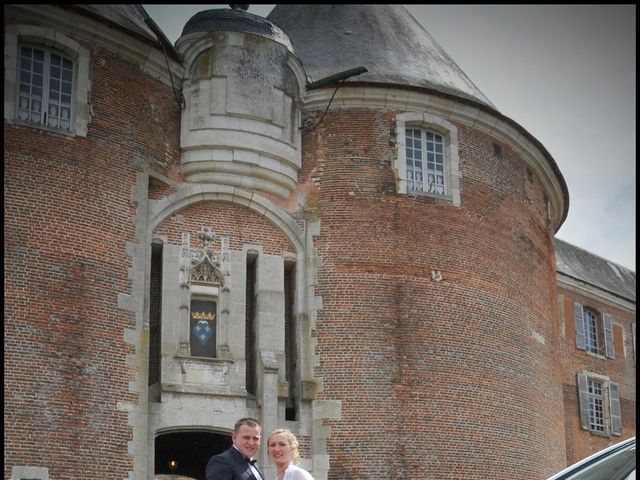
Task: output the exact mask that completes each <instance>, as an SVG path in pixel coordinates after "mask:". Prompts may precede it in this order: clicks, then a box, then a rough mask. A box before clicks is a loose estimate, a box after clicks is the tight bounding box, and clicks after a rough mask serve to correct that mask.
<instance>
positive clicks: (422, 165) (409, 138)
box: [405, 128, 447, 195]
mask: <svg viewBox="0 0 640 480" xmlns="http://www.w3.org/2000/svg"><path fill="white" fill-rule="evenodd" d="M405 134H406V137H405V148H406V161H407V189H409V190H415V191H419V192H427V193H434V194H437V195H446V194H447V187H446V182H445V179H446V172H445V161H444V140H443V138H442V135H439V134H438V133H435V132H432V131H430V130H423V129H419V128H407V129H406V132H405Z"/></svg>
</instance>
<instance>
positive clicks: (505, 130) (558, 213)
mask: <svg viewBox="0 0 640 480" xmlns="http://www.w3.org/2000/svg"><path fill="white" fill-rule="evenodd" d="M334 87H335V86H334ZM334 87H328V88H323V89H320V90H312V91H309V92H307V94H306V96H305V102H304V105H303V112H310V111H313V110H324V109H325V108H326V107H327V104H328V103H329V100H330V99H331V95H332V94H333V93H334ZM342 108H380V109H385V110H405V111H416V112H429V113H431V114H434V115H438V116H441V117H442V118H444V119H446V120H448V121H450V122H457V123H459V124H462V125H464V126H467V127H470V128H474V129H476V130H479V131H481V132H483V133H485V134H487V135H490V136H492V137H493V138H495V139H496V140H497V141H499V142H502V143H504V144H505V145H507V146H509V148H511V149H512V150H513V151H514V152H515V153H516V154H518V155H519V156H520V157H521V158H522V159H523V160H524V161H525V162H526V164H527V165H528V166H529V167H530V168H531V169H532V170H533V171H534V172H535V173H536V174H537V176H538V178H539V179H540V181H541V182H542V184H543V186H544V188H545V192H546V193H547V196H548V198H549V202H550V206H551V212H550V218H551V222H552V224H553V226H554V230H555V231H557V230H558V229H559V228H560V226H561V225H562V223H563V222H564V220H565V218H566V216H567V211H568V207H569V194H568V190H567V186H566V183H565V181H564V178H563V177H562V175H561V173H560V171H559V169H558V167H557V165H556V163H555V161H554V160H553V158H552V157H551V156H550V155H549V153H548V152H547V151H546V150H545V149H544V147H543V146H542V145H541V144H539V143H538V142H537V140H535V139H534V138H533V137H532V136H531V135H530V134H528V133H527V132H526V130H524V129H523V128H522V127H521V126H520V125H518V124H517V123H516V122H515V121H513V120H511V119H509V118H508V117H505V116H503V115H501V114H500V113H498V112H493V111H490V109H488V108H487V107H483V106H480V105H476V104H475V103H473V102H470V101H461V100H460V99H457V98H455V97H451V96H443V95H441V94H436V93H435V92H427V91H419V90H416V89H410V88H402V87H401V86H398V87H394V88H392V87H384V86H369V85H362V84H357V85H348V84H347V85H341V86H340V89H339V90H338V91H337V92H336V95H335V97H334V98H333V101H332V103H331V109H334V110H335V109H342Z"/></svg>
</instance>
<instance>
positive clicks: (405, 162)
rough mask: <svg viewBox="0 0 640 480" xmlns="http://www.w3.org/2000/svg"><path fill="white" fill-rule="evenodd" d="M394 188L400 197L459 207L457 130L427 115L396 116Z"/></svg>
mask: <svg viewBox="0 0 640 480" xmlns="http://www.w3.org/2000/svg"><path fill="white" fill-rule="evenodd" d="M396 146H397V155H396V161H395V165H394V166H395V168H394V170H395V172H396V180H397V181H396V188H397V191H398V193H401V194H414V195H431V196H436V197H438V198H442V199H444V200H447V201H450V202H451V203H453V204H454V205H456V206H460V171H459V161H458V129H457V128H456V127H455V125H453V124H452V123H450V122H448V121H446V120H444V119H443V118H440V117H437V116H435V115H432V114H428V113H417V112H409V113H403V114H400V115H398V116H397V117H396Z"/></svg>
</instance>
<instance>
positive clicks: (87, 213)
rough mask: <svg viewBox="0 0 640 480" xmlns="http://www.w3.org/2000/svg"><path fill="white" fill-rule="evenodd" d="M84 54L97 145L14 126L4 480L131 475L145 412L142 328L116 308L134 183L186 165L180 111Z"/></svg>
mask: <svg viewBox="0 0 640 480" xmlns="http://www.w3.org/2000/svg"><path fill="white" fill-rule="evenodd" d="M114 34H115V33H114ZM78 41H79V42H81V43H83V42H82V40H81V39H78ZM84 46H85V47H86V48H88V49H89V50H90V53H91V74H90V77H91V92H90V104H91V106H92V118H91V122H90V123H89V129H88V135H87V137H86V138H80V137H78V138H71V137H68V136H64V135H59V134H55V133H49V132H45V131H42V130H39V129H35V128H30V127H22V126H15V125H10V124H7V123H6V122H5V126H4V127H5V171H4V174H5V177H4V188H5V197H4V199H5V224H4V226H5V258H4V260H5V357H4V360H5V365H4V374H5V388H4V396H5V398H4V402H5V403H4V405H5V423H4V427H5V433H4V441H5V449H4V450H5V457H4V459H5V472H4V477H5V478H9V476H10V475H11V473H10V471H11V470H10V469H11V466H15V465H33V466H46V467H48V468H49V475H50V476H51V478H75V479H78V480H80V479H84V480H95V479H96V478H104V475H105V472H109V473H108V475H107V476H108V477H109V478H126V477H127V476H128V473H127V472H128V471H130V470H132V464H131V458H130V456H129V454H128V445H127V443H128V442H129V441H131V440H132V431H131V428H130V427H129V426H128V419H127V415H128V414H127V412H125V411H122V410H121V409H119V408H118V407H117V404H118V403H119V402H123V403H127V402H130V403H136V402H137V396H136V395H133V394H132V393H130V392H129V382H131V381H132V380H133V372H132V370H131V369H130V368H129V367H127V356H128V355H131V354H133V353H134V352H133V347H132V346H131V345H129V344H127V343H125V341H124V335H125V330H127V329H133V328H134V327H135V318H134V316H133V314H132V313H130V312H127V311H124V310H122V309H120V308H118V294H120V293H122V294H131V286H132V285H131V280H130V279H129V271H128V269H129V268H130V267H131V266H132V260H131V258H130V256H128V254H127V253H126V244H127V242H135V241H136V239H135V237H134V235H135V220H134V219H135V215H136V205H135V204H134V203H133V201H132V199H133V197H132V193H133V187H134V184H135V181H136V174H137V172H139V171H141V166H143V165H144V166H151V167H152V168H156V169H158V170H160V171H168V170H170V169H171V168H173V167H172V166H173V165H175V164H176V162H177V161H178V160H179V156H178V153H179V152H178V148H177V145H178V139H179V137H178V135H179V108H178V107H177V106H176V103H175V100H174V97H173V94H172V92H171V89H170V88H168V87H167V86H165V85H164V84H161V83H159V82H158V81H155V80H152V79H150V78H149V77H147V76H146V75H144V74H143V73H142V72H141V70H140V68H139V67H138V66H135V65H132V64H130V63H127V62H126V61H122V60H120V59H118V58H117V57H116V56H114V55H112V54H110V53H108V52H106V51H104V50H100V49H97V48H95V47H93V46H91V45H87V44H84Z"/></svg>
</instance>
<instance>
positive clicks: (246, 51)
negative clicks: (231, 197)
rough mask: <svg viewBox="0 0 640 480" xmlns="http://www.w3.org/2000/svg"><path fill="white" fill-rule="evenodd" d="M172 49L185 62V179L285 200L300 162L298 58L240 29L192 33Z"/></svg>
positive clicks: (300, 70) (301, 74)
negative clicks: (177, 51)
mask: <svg viewBox="0 0 640 480" xmlns="http://www.w3.org/2000/svg"><path fill="white" fill-rule="evenodd" d="M178 46H179V48H180V50H182V51H183V52H184V54H185V59H186V61H187V65H186V71H187V74H186V78H185V80H184V83H183V94H184V97H185V109H184V110H183V112H182V125H181V138H180V141H181V148H182V172H183V174H184V176H185V178H186V180H187V181H189V182H195V183H218V184H225V185H231V186H236V187H242V188H246V189H255V190H261V191H264V192H268V193H272V194H275V195H278V196H281V197H283V198H286V197H288V196H289V195H290V193H291V192H292V191H293V189H294V188H295V185H296V183H297V179H298V171H299V169H300V164H301V153H300V132H299V128H298V126H299V123H300V102H301V97H302V92H301V90H300V88H301V85H303V84H304V83H303V78H304V77H303V75H304V74H303V71H302V67H301V66H300V63H299V61H298V60H297V59H296V57H295V56H294V55H293V54H292V53H291V51H290V50H288V49H287V47H286V46H284V45H282V44H280V43H278V42H274V41H272V40H269V39H266V38H262V37H258V36H254V35H251V34H248V33H242V32H208V33H197V34H190V35H188V36H185V37H182V38H181V39H180V41H179V42H178Z"/></svg>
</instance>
